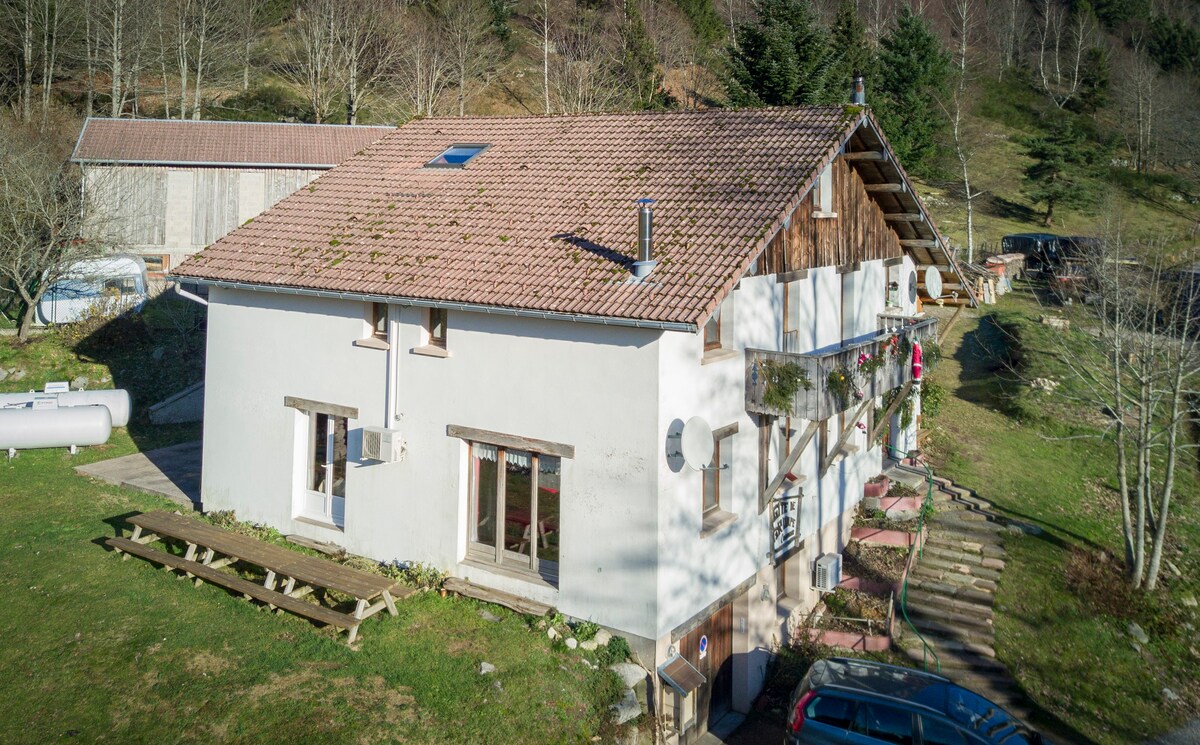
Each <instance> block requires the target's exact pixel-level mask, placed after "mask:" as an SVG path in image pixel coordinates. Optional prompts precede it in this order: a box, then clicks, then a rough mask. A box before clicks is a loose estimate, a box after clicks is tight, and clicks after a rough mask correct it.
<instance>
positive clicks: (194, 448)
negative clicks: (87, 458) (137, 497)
mask: <svg viewBox="0 0 1200 745" xmlns="http://www.w3.org/2000/svg"><path fill="white" fill-rule="evenodd" d="M75 470H76V471H78V472H79V473H81V474H83V475H85V476H91V477H93V478H97V479H100V480H101V481H107V482H108V483H110V484H115V485H116V486H124V487H127V488H129V489H137V490H138V491H143V492H147V493H149V494H158V495H159V496H163V497H166V498H167V499H170V500H171V501H173V502H175V503H177V504H179V505H182V506H184V507H187V508H188V509H195V510H199V509H200V441H199V440H196V441H195V442H185V443H182V444H180V445H172V446H170V447H165V448H159V449H158V450H150V451H148V452H145V453H137V454H135V455H126V456H125V457H123V458H113V459H112V460H104V461H100V462H99V463H91V464H89V465H86V466H76V467H75Z"/></svg>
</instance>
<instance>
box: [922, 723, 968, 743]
mask: <svg viewBox="0 0 1200 745" xmlns="http://www.w3.org/2000/svg"><path fill="white" fill-rule="evenodd" d="M921 742H922V743H923V744H924V745H966V744H967V738H966V735H964V734H963V733H962V730H960V729H959V728H958V727H955V726H954V725H953V724H949V723H947V722H943V721H941V720H940V719H934V718H933V717H927V716H922V717H921Z"/></svg>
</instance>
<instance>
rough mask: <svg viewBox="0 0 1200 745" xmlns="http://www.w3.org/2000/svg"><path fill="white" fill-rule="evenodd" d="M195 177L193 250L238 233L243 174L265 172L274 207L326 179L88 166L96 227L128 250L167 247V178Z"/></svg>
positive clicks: (305, 174)
mask: <svg viewBox="0 0 1200 745" xmlns="http://www.w3.org/2000/svg"><path fill="white" fill-rule="evenodd" d="M179 171H185V172H190V173H191V175H192V195H191V202H192V225H191V230H190V231H185V232H190V235H191V245H192V246H195V247H203V246H207V245H209V244H210V243H212V242H213V241H216V240H217V239H218V238H221V237H222V236H224V235H226V234H228V233H229V232H230V231H232V230H233V229H234V228H236V227H237V226H238V225H239V224H240V222H241V221H239V219H238V217H239V213H238V201H239V189H240V188H241V187H240V177H241V174H242V173H246V172H257V173H264V174H265V176H266V177H265V178H264V179H263V189H264V194H263V195H262V197H261V204H263V205H264V207H265V208H270V207H272V206H273V205H275V203H276V202H278V201H279V200H281V199H283V198H284V197H286V196H288V195H289V194H291V193H293V192H295V191H297V190H299V189H300V187H302V186H304V185H306V184H308V183H309V182H310V181H312V180H313V179H315V178H316V177H317V176H319V175H321V173H323V171H314V170H297V169H283V168H279V169H238V168H206V167H194V168H172V167H165V166H133V165H128V166H121V165H117V166H87V167H86V168H85V170H84V179H85V188H86V189H87V191H88V194H89V197H90V198H91V199H92V211H93V215H94V218H93V224H94V226H95V230H96V232H98V233H104V234H106V235H111V236H112V237H113V238H114V239H115V240H117V241H118V242H120V243H124V244H126V245H128V246H138V247H149V246H165V245H166V223H167V214H166V213H167V173H168V172H179Z"/></svg>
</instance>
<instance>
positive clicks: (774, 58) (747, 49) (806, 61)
mask: <svg viewBox="0 0 1200 745" xmlns="http://www.w3.org/2000/svg"><path fill="white" fill-rule="evenodd" d="M755 10H756V15H757V21H756V22H755V23H746V24H741V25H739V26H738V32H737V39H738V43H737V44H736V45H735V46H733V47H731V48H730V50H729V58H730V59H729V66H730V69H729V77H728V80H727V81H726V88H727V89H728V91H729V97H730V99H731V100H732V102H733V103H735V104H739V105H749V106H753V105H763V104H766V105H768V106H797V105H801V104H811V103H818V102H820V101H823V100H825V97H826V86H827V82H828V81H827V78H828V75H829V66H830V62H831V59H830V54H829V42H828V34H827V33H826V31H825V29H824V28H822V27H821V26H820V25H819V24H818V23H817V22H816V20H815V19H814V17H813V12H812V8H811V7H810V6H809V4H808V2H806V0H757V1H756V2H755Z"/></svg>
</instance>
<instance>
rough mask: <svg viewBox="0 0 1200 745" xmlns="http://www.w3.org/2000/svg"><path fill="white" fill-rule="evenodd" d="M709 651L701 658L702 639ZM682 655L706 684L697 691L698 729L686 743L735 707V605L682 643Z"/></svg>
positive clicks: (707, 621)
mask: <svg viewBox="0 0 1200 745" xmlns="http://www.w3.org/2000/svg"><path fill="white" fill-rule="evenodd" d="M703 639H707V643H708V647H707V651H706V652H705V653H704V654H703V656H701V651H700V646H701V640H703ZM679 649H680V654H681V655H683V657H684V659H686V660H687V661H688V662H690V663H692V665H693V666H694V667H695V668H696V669H697V670H699V671H700V673H701V674H702V675H703V676H704V680H705V683H704V685H703V686H701V687H700V689H699V690H697V691H696V693H695V695H696V697H697V698H696V726H695V727H693V728H692V729H690V730H689V731H688V733H687V737H686V738H685V741H686V742H688V743H691V742H695V741H696V740H698V739H699V738H700V737H701V736H703V735H704V734H705V733H706V732H708V728H709V727H710V726H711V725H712V724H715V723H716V721H717V720H719V719H720V718H721V717H723V716H725V714H726V713H728V712H729V711H730V709H731V708H732V705H733V605H732V604H730V605H726V606H724V607H723V608H721V609H720V610H718V611H717V612H716V613H714V614H713V615H712V616H710V617H709V618H708V620H706V621H704V623H701V624H700V625H699V626H697V627H696V628H695V629H694V630H692V631H691V632H690V633H689V634H687V635H686V636H685V637H683V639H682V640H680V646H679Z"/></svg>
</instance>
